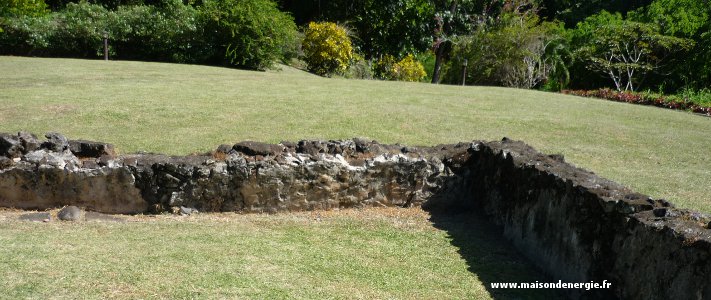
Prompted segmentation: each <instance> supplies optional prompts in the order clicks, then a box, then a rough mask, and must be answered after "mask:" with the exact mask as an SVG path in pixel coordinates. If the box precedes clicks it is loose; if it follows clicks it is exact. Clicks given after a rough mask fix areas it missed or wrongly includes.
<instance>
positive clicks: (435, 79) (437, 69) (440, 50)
mask: <svg viewBox="0 0 711 300" xmlns="http://www.w3.org/2000/svg"><path fill="white" fill-rule="evenodd" d="M443 46H444V45H442V44H440V45H439V47H437V50H436V51H435V64H434V71H433V72H432V83H435V84H437V83H439V77H440V73H441V71H442V60H443V59H444V47H443Z"/></svg>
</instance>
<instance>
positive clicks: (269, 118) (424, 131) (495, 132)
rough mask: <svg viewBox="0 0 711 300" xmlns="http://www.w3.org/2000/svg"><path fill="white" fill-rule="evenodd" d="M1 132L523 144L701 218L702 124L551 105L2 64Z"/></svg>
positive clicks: (163, 143) (182, 72) (671, 116)
mask: <svg viewBox="0 0 711 300" xmlns="http://www.w3.org/2000/svg"><path fill="white" fill-rule="evenodd" d="M0 70H2V71H1V72H0V103H1V104H2V105H0V131H2V132H13V131H18V130H27V131H31V132H35V133H43V132H47V131H60V132H63V133H65V134H67V135H68V136H69V137H70V138H82V139H90V140H99V141H106V142H111V143H114V144H115V145H117V147H118V148H119V150H120V151H121V152H122V153H129V152H135V151H149V152H162V153H168V154H187V153H192V152H204V151H209V150H211V149H214V148H215V147H216V146H217V145H219V144H222V143H233V142H235V141H239V140H258V141H267V142H279V141H282V140H292V141H294V140H299V139H347V138H352V137H366V138H370V139H375V140H378V141H379V142H384V143H398V142H399V143H401V144H407V145H434V144H438V143H452V142H458V141H470V140H474V139H483V140H498V139H501V138H502V137H504V136H506V137H509V138H512V139H518V140H523V141H525V142H527V143H529V144H531V145H533V146H534V147H536V148H538V149H539V150H541V151H543V152H547V153H562V154H564V155H565V158H566V160H567V161H569V162H572V163H573V164H575V165H577V166H580V167H583V168H586V169H590V170H593V171H595V172H596V173H598V174H600V175H601V176H603V177H607V178H610V179H613V180H616V181H619V182H621V183H623V184H625V185H628V186H630V187H631V188H633V189H635V190H638V191H640V192H643V193H647V194H649V195H651V196H653V197H655V198H666V199H669V200H672V201H673V202H675V203H676V204H677V205H678V206H682V207H687V208H693V209H699V210H703V211H706V212H711V196H709V193H708V188H709V186H711V184H710V183H711V158H710V157H709V156H708V150H709V149H711V118H706V117H701V116H697V115H693V114H689V113H685V112H677V111H670V110H665V109H659V108H654V107H645V106H636V105H630V104H623V103H614V102H609V101H602V100H593V99H584V98H579V97H572V96H566V95H559V94H554V93H544V92H537V91H530V90H517V89H507V88H494V87H461V86H446V85H437V86H436V85H431V84H425V83H403V82H384V81H364V80H346V79H327V78H320V77H317V76H313V75H310V74H307V73H304V72H301V71H298V70H294V69H289V68H287V69H286V70H284V71H270V72H249V71H241V70H234V69H226V68H217V67H206V66H195V65H175V64H161V63H145V62H123V61H111V62H103V61H89V60H70V59H40V58H19V57H0Z"/></svg>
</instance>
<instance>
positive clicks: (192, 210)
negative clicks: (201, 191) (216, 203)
mask: <svg viewBox="0 0 711 300" xmlns="http://www.w3.org/2000/svg"><path fill="white" fill-rule="evenodd" d="M179 213H180V214H181V215H183V216H189V215H191V214H194V213H198V210H197V209H195V208H190V207H185V206H181V207H180V210H179Z"/></svg>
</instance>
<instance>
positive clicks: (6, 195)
mask: <svg viewBox="0 0 711 300" xmlns="http://www.w3.org/2000/svg"><path fill="white" fill-rule="evenodd" d="M22 136H24V138H22ZM24 140H31V142H30V143H29V144H31V145H34V146H31V147H25V146H22V145H23V143H25V144H28V143H26V142H23V141H24ZM3 145H4V146H3ZM454 147H455V145H449V146H442V147H439V148H438V149H434V148H422V149H417V148H408V147H402V146H397V145H381V144H378V143H377V142H374V141H364V140H360V139H354V140H345V141H300V142H297V143H290V142H282V143H280V144H276V145H275V144H264V143H258V142H241V143H237V144H235V145H222V146H220V147H219V148H218V149H217V150H215V151H213V152H211V153H206V154H205V155H191V156H181V157H169V156H164V155H156V154H131V155H123V156H115V151H114V150H113V146H111V145H108V144H102V143H97V142H88V141H69V140H67V139H66V138H64V137H63V136H61V135H60V134H56V133H51V134H48V135H47V139H46V140H39V139H37V138H36V137H33V136H32V135H30V134H27V133H20V134H18V135H10V134H3V135H1V136H0V154H3V155H4V156H0V206H5V207H16V208H25V209H29V208H34V209H45V208H51V207H61V206H63V205H69V204H72V205H77V206H81V207H84V208H86V209H88V210H92V211H98V212H104V213H143V212H153V213H158V212H163V211H171V210H172V211H177V210H178V209H179V208H181V207H183V208H190V209H196V210H198V211H205V212H218V211H236V212H279V211H297V210H315V209H334V208H344V207H362V206H395V205H397V206H410V205H419V204H421V203H422V202H423V201H425V200H426V199H430V198H435V197H438V196H437V195H447V194H448V193H443V192H442V190H443V189H444V188H446V187H447V186H446V185H444V184H445V183H447V182H445V179H449V176H447V171H448V170H447V169H446V167H445V165H444V163H443V162H442V158H444V157H445V156H446V155H447V153H448V151H449V150H448V149H449V148H454ZM450 186H455V185H451V184H450Z"/></svg>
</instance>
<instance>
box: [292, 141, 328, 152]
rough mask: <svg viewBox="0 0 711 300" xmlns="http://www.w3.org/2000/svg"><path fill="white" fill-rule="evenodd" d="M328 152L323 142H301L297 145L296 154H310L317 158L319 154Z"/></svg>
mask: <svg viewBox="0 0 711 300" xmlns="http://www.w3.org/2000/svg"><path fill="white" fill-rule="evenodd" d="M324 152H326V147H325V146H324V143H323V142H321V141H305V140H303V141H299V143H297V145H296V153H303V154H308V155H311V156H316V155H318V154H319V153H324Z"/></svg>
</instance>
